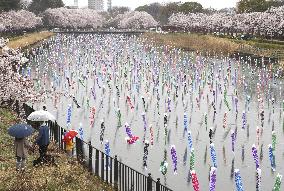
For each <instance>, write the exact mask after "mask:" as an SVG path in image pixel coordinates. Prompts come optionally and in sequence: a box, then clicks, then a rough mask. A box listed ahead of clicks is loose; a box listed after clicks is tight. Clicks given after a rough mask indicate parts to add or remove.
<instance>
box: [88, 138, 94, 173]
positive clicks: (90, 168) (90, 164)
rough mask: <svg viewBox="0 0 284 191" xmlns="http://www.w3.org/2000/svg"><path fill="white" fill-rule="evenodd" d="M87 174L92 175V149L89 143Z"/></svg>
mask: <svg viewBox="0 0 284 191" xmlns="http://www.w3.org/2000/svg"><path fill="white" fill-rule="evenodd" d="M89 172H90V173H93V147H92V144H91V141H90V142H89Z"/></svg>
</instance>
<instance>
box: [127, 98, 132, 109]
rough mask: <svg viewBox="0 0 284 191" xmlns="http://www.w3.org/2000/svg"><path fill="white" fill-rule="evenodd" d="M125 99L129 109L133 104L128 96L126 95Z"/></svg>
mask: <svg viewBox="0 0 284 191" xmlns="http://www.w3.org/2000/svg"><path fill="white" fill-rule="evenodd" d="M126 100H127V102H128V105H129V107H130V109H134V106H133V105H132V102H131V99H130V97H129V96H127V97H126Z"/></svg>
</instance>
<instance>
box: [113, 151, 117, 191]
mask: <svg viewBox="0 0 284 191" xmlns="http://www.w3.org/2000/svg"><path fill="white" fill-rule="evenodd" d="M114 189H115V190H118V161H117V155H115V157H114Z"/></svg>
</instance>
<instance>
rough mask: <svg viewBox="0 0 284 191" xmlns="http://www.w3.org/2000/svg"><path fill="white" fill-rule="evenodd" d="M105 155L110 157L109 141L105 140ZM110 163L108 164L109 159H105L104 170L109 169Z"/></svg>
mask: <svg viewBox="0 0 284 191" xmlns="http://www.w3.org/2000/svg"><path fill="white" fill-rule="evenodd" d="M105 153H106V155H107V156H110V146H109V141H108V140H106V143H105ZM110 165H111V164H110V162H109V158H108V157H106V168H108V167H110Z"/></svg>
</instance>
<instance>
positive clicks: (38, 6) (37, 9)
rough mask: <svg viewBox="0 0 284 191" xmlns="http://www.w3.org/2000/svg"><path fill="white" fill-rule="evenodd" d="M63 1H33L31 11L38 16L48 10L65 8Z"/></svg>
mask: <svg viewBox="0 0 284 191" xmlns="http://www.w3.org/2000/svg"><path fill="white" fill-rule="evenodd" d="M63 6H64V3H63V1H62V0H33V1H32V3H31V4H30V6H29V10H30V11H32V12H34V13H36V14H38V13H41V12H44V11H45V10H46V9H48V8H58V7H63Z"/></svg>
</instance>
